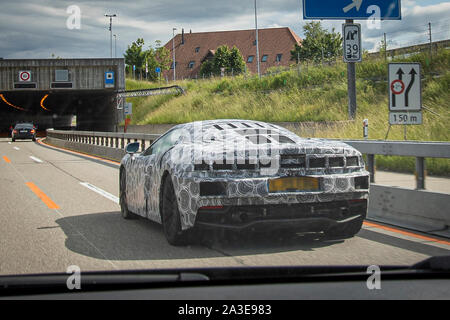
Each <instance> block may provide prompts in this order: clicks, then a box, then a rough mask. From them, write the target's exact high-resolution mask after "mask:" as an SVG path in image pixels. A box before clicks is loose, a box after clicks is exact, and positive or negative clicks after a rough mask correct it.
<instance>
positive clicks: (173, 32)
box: [172, 28, 177, 81]
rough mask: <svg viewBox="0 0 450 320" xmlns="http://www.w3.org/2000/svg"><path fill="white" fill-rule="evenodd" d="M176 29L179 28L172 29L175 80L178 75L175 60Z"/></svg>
mask: <svg viewBox="0 0 450 320" xmlns="http://www.w3.org/2000/svg"><path fill="white" fill-rule="evenodd" d="M175 30H177V28H173V29H172V35H173V36H172V52H173V81H175V80H176V79H177V77H176V62H175Z"/></svg>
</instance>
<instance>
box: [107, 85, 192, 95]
mask: <svg viewBox="0 0 450 320" xmlns="http://www.w3.org/2000/svg"><path fill="white" fill-rule="evenodd" d="M116 93H117V97H118V98H132V97H144V96H157V95H162V94H184V89H183V88H182V87H180V86H177V85H175V86H170V87H161V88H151V89H138V90H119V91H116Z"/></svg>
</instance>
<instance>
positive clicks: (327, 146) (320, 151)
mask: <svg viewBox="0 0 450 320" xmlns="http://www.w3.org/2000/svg"><path fill="white" fill-rule="evenodd" d="M138 150H139V143H137V142H135V143H130V144H128V145H127V147H126V151H127V154H126V155H125V156H124V158H123V159H122V161H121V165H120V205H121V212H122V216H123V217H124V218H126V219H129V218H133V217H135V216H136V215H138V216H142V217H145V218H148V219H150V220H153V221H156V222H158V223H162V225H163V228H164V233H165V236H166V238H167V240H168V242H169V243H171V244H173V245H180V244H185V243H186V242H187V241H188V239H189V237H188V234H190V233H191V232H192V230H196V229H199V228H200V229H201V228H212V230H217V229H218V230H224V229H225V230H241V231H254V232H257V231H263V232H271V231H274V230H286V231H287V230H290V231H294V232H323V233H325V235H327V236H330V237H333V238H347V237H352V236H353V235H355V234H356V233H357V232H358V231H359V230H360V229H361V225H362V222H363V219H364V218H365V216H366V212H367V199H368V193H369V173H368V172H367V171H366V170H365V169H364V162H363V158H362V156H361V154H360V152H358V151H357V150H356V149H354V148H353V147H351V146H349V145H347V144H345V143H342V142H338V141H329V140H324V139H310V138H300V137H299V136H297V135H295V134H293V133H292V132H290V131H288V130H286V129H284V128H282V127H279V126H276V125H272V124H268V123H264V122H258V121H249V120H211V121H198V122H191V123H186V124H180V125H177V126H175V127H174V128H172V129H171V130H169V131H168V132H166V133H165V134H163V135H162V136H161V137H159V138H158V139H157V140H156V141H154V142H153V143H152V145H151V146H150V147H149V148H148V149H146V150H145V151H144V152H142V153H138V152H137V151H138Z"/></svg>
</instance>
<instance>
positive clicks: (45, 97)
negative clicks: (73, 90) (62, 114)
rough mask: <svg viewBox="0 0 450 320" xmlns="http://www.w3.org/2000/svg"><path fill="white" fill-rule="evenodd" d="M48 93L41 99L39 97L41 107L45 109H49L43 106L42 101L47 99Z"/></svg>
mask: <svg viewBox="0 0 450 320" xmlns="http://www.w3.org/2000/svg"><path fill="white" fill-rule="evenodd" d="M47 97H48V94H46V95H45V96H44V97H43V98H42V99H41V108H42V109H44V110H46V111H50V110H49V109H47V108H46V107H44V101H45V99H47Z"/></svg>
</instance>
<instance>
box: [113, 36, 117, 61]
mask: <svg viewBox="0 0 450 320" xmlns="http://www.w3.org/2000/svg"><path fill="white" fill-rule="evenodd" d="M113 36H114V58H117V34H114V35H113Z"/></svg>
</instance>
